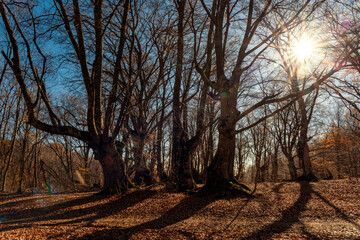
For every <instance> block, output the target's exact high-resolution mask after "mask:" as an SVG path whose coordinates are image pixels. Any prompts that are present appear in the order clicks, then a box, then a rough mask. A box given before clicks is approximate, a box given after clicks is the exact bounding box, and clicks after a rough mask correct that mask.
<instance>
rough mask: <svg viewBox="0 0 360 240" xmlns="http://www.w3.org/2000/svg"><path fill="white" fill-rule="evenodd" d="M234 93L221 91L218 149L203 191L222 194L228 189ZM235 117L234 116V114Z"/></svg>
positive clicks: (232, 149) (232, 172)
mask: <svg viewBox="0 0 360 240" xmlns="http://www.w3.org/2000/svg"><path fill="white" fill-rule="evenodd" d="M234 92H236V91H233V92H232V93H230V92H229V91H223V93H222V98H221V115H220V119H219V126H218V131H219V141H218V149H217V151H216V153H215V157H214V159H213V160H212V162H211V164H210V166H209V167H208V170H207V180H206V185H205V190H207V191H215V192H218V193H222V192H224V191H226V190H228V189H229V187H230V181H231V180H232V178H233V175H234V169H233V166H234V165H233V162H234V157H235V142H236V137H235V134H234V132H235V124H236V121H235V120H234V118H233V116H234V114H235V113H236V112H237V109H236V93H234ZM235 115H236V114H235Z"/></svg>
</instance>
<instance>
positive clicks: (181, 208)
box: [76, 196, 217, 240]
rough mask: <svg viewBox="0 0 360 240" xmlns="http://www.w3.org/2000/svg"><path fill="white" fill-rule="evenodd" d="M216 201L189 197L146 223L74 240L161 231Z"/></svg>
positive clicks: (183, 233) (125, 237) (128, 235)
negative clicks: (148, 230)
mask: <svg viewBox="0 0 360 240" xmlns="http://www.w3.org/2000/svg"><path fill="white" fill-rule="evenodd" d="M216 199H217V197H216V196H190V197H187V198H185V199H183V200H182V201H181V202H180V203H179V204H177V205H176V206H175V207H173V208H172V209H170V210H169V211H167V212H166V213H165V214H164V215H162V216H161V217H159V218H157V219H154V220H152V221H148V222H145V223H142V224H139V225H136V226H133V227H130V228H126V229H119V228H112V229H105V230H100V231H95V232H93V233H91V234H88V235H85V236H83V237H80V238H76V239H100V238H104V237H105V238H106V239H124V240H126V239H129V238H130V237H131V236H132V235H133V234H135V233H136V232H140V231H142V230H145V229H162V228H165V227H167V226H170V225H172V224H175V223H178V222H181V221H183V220H186V219H188V218H190V217H192V216H193V215H194V214H196V213H197V212H199V211H200V210H201V209H203V208H205V207H206V206H207V205H209V204H210V203H212V202H214V201H215V200H216ZM189 234H190V233H187V232H182V235H184V236H186V237H189V236H190V235H191V234H190V235H189Z"/></svg>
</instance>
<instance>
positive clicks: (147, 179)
mask: <svg viewBox="0 0 360 240" xmlns="http://www.w3.org/2000/svg"><path fill="white" fill-rule="evenodd" d="M134 142H135V143H134V145H135V146H134V150H135V153H134V158H135V177H134V179H133V181H134V183H135V185H143V184H145V185H146V186H148V185H150V184H151V183H152V179H151V176H150V170H149V169H148V168H147V167H146V163H145V158H144V146H145V135H144V134H140V135H138V136H135V141H134Z"/></svg>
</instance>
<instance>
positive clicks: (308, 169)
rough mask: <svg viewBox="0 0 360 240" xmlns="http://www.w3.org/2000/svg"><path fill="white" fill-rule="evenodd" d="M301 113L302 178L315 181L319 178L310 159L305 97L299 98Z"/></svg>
mask: <svg viewBox="0 0 360 240" xmlns="http://www.w3.org/2000/svg"><path fill="white" fill-rule="evenodd" d="M298 103H299V108H300V113H301V122H300V124H301V128H300V136H299V142H298V157H299V160H300V162H301V163H302V168H303V175H302V176H301V177H300V180H306V181H313V180H317V178H316V177H315V175H314V174H313V171H312V165H311V160H310V149H309V145H308V134H307V133H308V126H309V121H308V119H307V113H306V106H305V102H304V99H303V98H302V97H300V98H299V99H298Z"/></svg>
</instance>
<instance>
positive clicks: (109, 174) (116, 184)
mask: <svg viewBox="0 0 360 240" xmlns="http://www.w3.org/2000/svg"><path fill="white" fill-rule="evenodd" d="M93 149H94V152H95V154H96V157H97V160H98V161H99V162H100V164H101V167H102V170H103V175H104V185H103V186H102V190H101V192H100V193H101V194H106V195H107V194H109V195H114V194H120V193H124V192H126V191H127V190H128V189H129V188H130V187H132V186H133V183H132V182H131V181H130V179H129V177H128V176H127V174H126V166H125V163H124V161H123V159H122V158H121V156H120V154H119V152H118V151H117V150H116V147H115V145H114V144H110V143H109V144H99V145H97V146H95V147H93Z"/></svg>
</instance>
